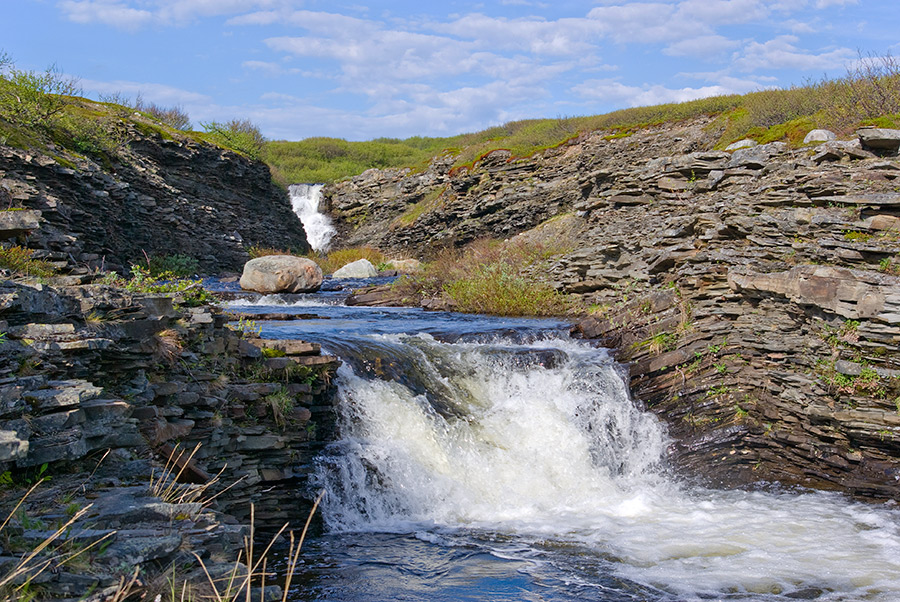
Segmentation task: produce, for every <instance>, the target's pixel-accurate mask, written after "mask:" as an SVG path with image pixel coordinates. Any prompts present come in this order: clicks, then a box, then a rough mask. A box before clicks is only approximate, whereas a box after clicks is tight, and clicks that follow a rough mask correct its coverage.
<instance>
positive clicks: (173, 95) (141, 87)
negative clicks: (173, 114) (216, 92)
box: [79, 79, 212, 106]
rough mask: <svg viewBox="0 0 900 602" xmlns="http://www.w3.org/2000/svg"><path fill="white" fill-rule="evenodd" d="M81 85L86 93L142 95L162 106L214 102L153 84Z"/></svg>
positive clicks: (88, 81) (91, 82) (88, 82)
mask: <svg viewBox="0 0 900 602" xmlns="http://www.w3.org/2000/svg"><path fill="white" fill-rule="evenodd" d="M79 83H80V84H81V86H82V87H83V88H84V89H85V90H86V91H91V92H96V93H97V94H116V93H120V94H124V95H125V96H126V97H137V96H138V95H140V96H141V98H143V99H144V100H145V101H149V102H154V103H156V104H158V105H161V106H174V105H185V106H187V105H208V104H210V103H211V102H212V98H210V97H209V96H207V95H206V94H200V93H198V92H192V91H190V90H182V89H180V88H175V87H173V86H167V85H165V84H159V83H153V82H143V83H141V82H133V81H126V80H115V81H98V80H92V79H82V80H79Z"/></svg>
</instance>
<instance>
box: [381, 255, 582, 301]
mask: <svg viewBox="0 0 900 602" xmlns="http://www.w3.org/2000/svg"><path fill="white" fill-rule="evenodd" d="M567 250H568V247H567V246H565V245H560V246H557V245H555V244H551V243H544V242H534V241H528V240H520V239H513V240H512V241H505V242H500V241H494V240H481V241H476V242H474V243H472V244H471V245H469V246H468V247H467V248H465V249H463V250H457V249H445V250H444V251H442V252H441V253H439V254H438V256H437V257H436V258H435V259H434V261H432V262H430V263H428V264H427V265H426V266H425V267H424V271H423V273H422V274H421V275H419V276H415V277H411V276H407V277H404V278H402V279H400V280H398V281H397V282H396V283H395V285H394V286H395V289H396V290H398V291H400V292H401V293H404V294H421V295H424V296H426V297H441V296H442V297H445V298H446V299H447V300H449V301H452V302H453V303H454V304H455V306H456V309H457V310H458V311H463V312H470V313H488V314H497V315H510V316H516V315H518V316H522V315H528V316H554V315H563V314H566V313H567V312H568V311H569V310H570V309H572V301H571V299H570V298H569V297H568V296H566V295H563V294H561V293H559V292H558V291H556V290H555V289H554V288H553V287H552V286H551V285H550V284H549V283H548V282H545V281H543V280H542V279H541V278H540V272H541V271H543V270H544V269H546V266H547V262H548V260H549V259H551V258H552V257H554V256H557V255H559V254H560V253H563V252H565V251H567Z"/></svg>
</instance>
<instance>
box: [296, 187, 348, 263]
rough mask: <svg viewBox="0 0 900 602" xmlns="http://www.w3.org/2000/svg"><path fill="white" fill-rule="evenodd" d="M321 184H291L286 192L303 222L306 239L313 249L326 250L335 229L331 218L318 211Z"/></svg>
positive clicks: (320, 198)
mask: <svg viewBox="0 0 900 602" xmlns="http://www.w3.org/2000/svg"><path fill="white" fill-rule="evenodd" d="M322 188H323V185H322V184H291V186H290V187H289V188H288V193H289V194H290V196H291V206H292V207H293V208H294V213H296V214H297V216H298V217H299V218H300V221H301V222H302V223H303V229H304V230H306V239H307V241H308V242H309V246H310V247H312V248H313V250H314V251H326V250H328V245H329V244H330V243H331V238H332V237H333V236H334V235H335V232H336V230H335V229H334V226H333V225H332V224H331V219H330V218H329V217H328V216H327V215H325V214H324V213H320V212H319V201H321V200H322Z"/></svg>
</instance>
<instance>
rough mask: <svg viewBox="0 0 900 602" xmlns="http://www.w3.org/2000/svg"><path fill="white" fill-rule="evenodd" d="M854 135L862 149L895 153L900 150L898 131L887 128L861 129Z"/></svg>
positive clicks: (899, 133) (899, 134) (899, 131)
mask: <svg viewBox="0 0 900 602" xmlns="http://www.w3.org/2000/svg"><path fill="white" fill-rule="evenodd" d="M856 135H857V136H859V141H860V142H862V144H863V146H864V147H867V148H872V149H876V150H882V151H893V152H897V149H900V130H889V129H887V128H861V129H859V130H857V132H856Z"/></svg>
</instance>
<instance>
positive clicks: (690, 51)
mask: <svg viewBox="0 0 900 602" xmlns="http://www.w3.org/2000/svg"><path fill="white" fill-rule="evenodd" d="M738 46H740V42H738V41H737V40H729V39H728V38H726V37H724V36H720V35H708V36H697V37H695V38H688V39H686V40H680V41H678V42H674V43H672V44H669V46H667V47H666V48H665V49H663V53H664V54H668V55H670V56H691V57H696V58H700V59H707V60H720V59H722V58H723V56H722V53H724V52H727V51H729V50H733V49H735V48H737V47H738ZM724 58H726V59H727V58H728V56H727V55H726V56H725V57H724Z"/></svg>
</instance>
